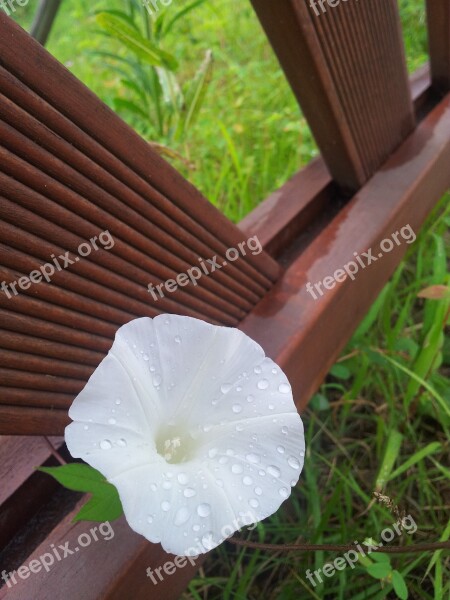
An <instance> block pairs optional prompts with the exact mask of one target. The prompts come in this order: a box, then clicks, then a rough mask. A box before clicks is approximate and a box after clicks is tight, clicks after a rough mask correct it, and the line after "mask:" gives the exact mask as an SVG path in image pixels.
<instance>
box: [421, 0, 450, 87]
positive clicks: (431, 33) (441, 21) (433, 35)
mask: <svg viewBox="0 0 450 600" xmlns="http://www.w3.org/2000/svg"><path fill="white" fill-rule="evenodd" d="M426 5H427V21H428V46H429V53H430V65H431V78H432V81H433V86H434V87H435V89H436V90H438V91H439V92H441V93H443V94H445V93H447V92H448V91H449V90H450V2H449V1H448V0H426Z"/></svg>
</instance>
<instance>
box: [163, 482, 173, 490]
mask: <svg viewBox="0 0 450 600" xmlns="http://www.w3.org/2000/svg"><path fill="white" fill-rule="evenodd" d="M162 486H163V489H164V490H170V488H171V487H172V484H171V483H170V481H164V483H163V484H162Z"/></svg>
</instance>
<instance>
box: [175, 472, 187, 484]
mask: <svg viewBox="0 0 450 600" xmlns="http://www.w3.org/2000/svg"><path fill="white" fill-rule="evenodd" d="M177 480H178V483H181V485H186V483H187V482H188V476H187V475H186V473H178V475H177Z"/></svg>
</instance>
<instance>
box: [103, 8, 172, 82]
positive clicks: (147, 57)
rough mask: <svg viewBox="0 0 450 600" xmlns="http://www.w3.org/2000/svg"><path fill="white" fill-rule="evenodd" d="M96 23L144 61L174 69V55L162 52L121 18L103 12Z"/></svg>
mask: <svg viewBox="0 0 450 600" xmlns="http://www.w3.org/2000/svg"><path fill="white" fill-rule="evenodd" d="M96 20H97V23H98V24H99V25H100V26H101V27H102V28H103V29H104V30H105V31H107V32H108V33H109V34H111V35H112V36H114V37H116V38H117V39H119V40H120V41H121V42H122V43H123V44H124V45H125V46H126V47H127V48H128V49H129V50H131V51H132V52H133V54H134V55H135V56H137V57H138V58H139V59H141V60H143V61H144V62H146V63H148V64H150V65H153V66H156V67H165V68H166V69H169V70H170V71H174V70H175V69H176V68H177V66H178V64H177V61H176V59H175V57H174V56H172V55H171V54H168V53H167V52H164V51H163V50H161V49H160V48H158V47H157V46H155V44H153V43H152V42H150V41H149V40H147V39H146V38H144V37H143V36H142V35H141V34H140V33H139V32H137V31H135V30H134V29H133V28H132V27H129V26H128V25H127V24H126V23H125V22H124V21H123V20H122V19H121V18H119V17H116V16H115V15H111V14H108V13H105V12H102V13H100V14H98V15H97V17H96Z"/></svg>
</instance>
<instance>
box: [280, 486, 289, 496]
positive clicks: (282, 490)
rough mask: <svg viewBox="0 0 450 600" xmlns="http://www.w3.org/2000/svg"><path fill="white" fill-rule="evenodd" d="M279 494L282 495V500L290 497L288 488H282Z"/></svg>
mask: <svg viewBox="0 0 450 600" xmlns="http://www.w3.org/2000/svg"><path fill="white" fill-rule="evenodd" d="M278 493H279V494H280V496H281V497H282V498H287V497H288V496H289V492H288V489H287V488H285V487H282V488H280V489H279V490H278Z"/></svg>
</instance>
